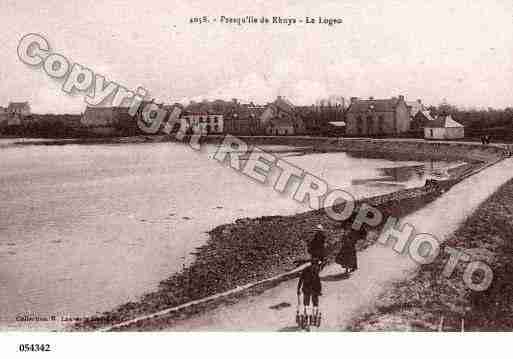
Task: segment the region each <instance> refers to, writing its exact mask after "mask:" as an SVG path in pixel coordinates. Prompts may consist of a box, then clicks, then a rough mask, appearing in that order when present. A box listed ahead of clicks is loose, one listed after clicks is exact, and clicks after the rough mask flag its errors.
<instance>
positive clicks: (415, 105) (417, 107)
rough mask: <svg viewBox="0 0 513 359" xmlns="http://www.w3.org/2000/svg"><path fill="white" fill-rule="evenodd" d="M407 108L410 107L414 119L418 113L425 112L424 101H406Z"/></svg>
mask: <svg viewBox="0 0 513 359" xmlns="http://www.w3.org/2000/svg"><path fill="white" fill-rule="evenodd" d="M406 107H408V110H409V111H410V116H411V118H412V119H413V118H414V117H415V115H416V114H417V113H418V112H420V111H424V110H425V109H424V105H423V104H422V100H420V99H419V100H417V101H406Z"/></svg>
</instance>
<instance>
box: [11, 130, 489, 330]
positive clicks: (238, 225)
mask: <svg viewBox="0 0 513 359" xmlns="http://www.w3.org/2000/svg"><path fill="white" fill-rule="evenodd" d="M221 139H222V137H212V138H208V139H207V141H206V142H207V143H220V140H221ZM244 140H246V138H244ZM294 140H297V141H294ZM329 140H330V141H333V139H329ZM169 141H172V139H170V138H169V136H142V137H136V138H134V137H131V138H118V139H116V140H114V141H113V140H112V139H105V138H103V139H85V140H83V139H81V140H78V141H77V140H66V141H37V142H36V141H34V142H29V143H26V142H22V143H20V144H18V145H22V146H26V145H66V144H113V145H116V144H125V143H158V142H169ZM291 141H292V143H291ZM356 141H358V140H356ZM356 141H350V140H343V146H340V144H339V143H338V140H337V143H335V144H334V143H329V142H328V139H324V140H323V139H322V138H321V139H319V138H299V139H294V138H285V140H284V141H283V138H279V137H274V138H273V137H265V138H252V139H251V140H250V141H248V142H250V144H253V145H255V144H264V145H266V144H267V145H288V146H291V145H293V146H296V148H299V149H300V151H301V152H303V154H310V153H324V152H349V153H351V154H358V153H362V152H364V151H363V150H362V147H361V146H369V147H371V148H369V151H365V157H367V158H369V157H371V158H372V157H374V158H383V157H385V158H389V159H390V158H391V157H392V159H406V160H419V159H424V160H425V159H426V158H432V157H433V155H434V154H433V153H426V151H425V148H422V147H424V143H422V145H421V146H419V145H418V144H417V143H415V146H416V147H419V148H420V150H419V151H416V152H415V151H413V152H412V151H408V152H404V151H403V152H401V151H397V148H396V147H397V146H393V147H392V148H390V147H389V148H385V150H383V149H382V148H376V146H375V145H374V141H367V140H365V141H364V142H363V145H362V144H361V142H359V144H360V146H357V148H350V149H349V150H347V146H348V145H352V144H354V143H355V142H356ZM175 142H176V141H175ZM319 142H320V143H319ZM325 142H328V143H325ZM389 142H393V140H392V139H391V140H390V141H389ZM369 143H370V145H369ZM429 145H430V146H431V145H432V143H429ZM372 147H374V148H372ZM400 147H403V146H402V144H401V146H400ZM442 147H445V146H442ZM447 147H452V144H451V145H447ZM457 147H461V146H457ZM464 147H465V148H466V146H464ZM471 147H477V148H478V150H479V151H484V152H485V153H486V150H488V148H481V147H479V146H475V145H472V146H471ZM344 148H346V149H345V150H344ZM458 149H459V148H458ZM448 150H454V149H453V148H449V149H446V150H445V153H442V154H440V153H438V155H439V156H434V157H437V158H436V159H446V160H447V159H448V158H447V153H446V152H447V151H448ZM285 152H290V150H286V151H285ZM398 152H399V153H398ZM453 152H454V153H451V156H450V159H459V160H461V159H462V158H461V157H463V156H461V152H458V151H453ZM392 154H393V155H392ZM486 155H488V159H489V160H490V161H489V162H491V158H493V157H498V153H497V151H495V150H494V149H493V148H492V151H490V153H487V154H486ZM440 157H441V158H440ZM482 159H483V156H480V157H479V158H478V159H477V158H471V161H469V160H468V156H465V158H464V160H465V161H466V162H467V163H466V164H465V165H463V166H458V167H455V168H452V169H451V170H450V171H449V174H450V177H451V178H450V179H449V180H445V181H441V182H440V184H441V186H440V187H439V188H425V187H419V188H413V189H404V190H400V191H396V192H393V193H389V194H385V195H381V196H375V197H371V198H368V199H363V200H360V201H357V202H356V207H358V206H359V205H361V204H362V203H367V204H370V205H372V206H376V207H377V208H379V209H380V210H381V211H382V212H383V214H384V215H386V216H389V215H393V216H396V217H401V216H404V215H406V214H408V213H411V212H412V211H415V210H418V209H419V208H422V207H423V206H424V205H425V204H426V203H429V202H430V201H432V200H434V199H435V198H437V197H438V196H439V195H440V194H441V192H442V191H441V190H442V189H444V188H448V187H450V186H451V185H452V184H453V183H454V182H455V181H457V179H458V178H460V177H462V176H464V175H466V174H468V173H470V172H472V170H475V169H478V168H480V167H481V166H482V165H485V164H486V163H487V161H483V160H482ZM489 162H488V163H489ZM317 223H323V224H324V225H325V227H326V229H327V232H328V233H329V237H330V242H329V243H328V251H329V252H334V250H335V248H336V245H337V243H338V241H339V239H340V238H341V236H343V235H344V233H345V231H346V230H347V227H348V224H347V223H338V222H336V221H333V220H331V219H329V218H328V217H327V216H326V215H325V213H324V210H317V211H308V212H304V213H300V214H295V215H290V216H264V217H259V218H242V219H238V220H236V221H235V222H234V223H230V224H224V225H221V226H218V227H215V228H213V229H212V230H211V231H210V232H209V237H210V238H209V240H208V241H207V243H206V244H205V245H203V246H201V247H199V248H197V249H196V251H195V252H194V255H195V259H194V260H193V263H192V264H191V265H190V266H189V267H186V268H184V270H182V271H181V272H178V273H176V274H174V275H172V276H171V277H169V278H168V279H166V280H163V281H161V283H160V285H159V287H158V289H157V290H156V291H153V292H151V293H148V294H145V295H143V296H142V297H141V298H140V299H139V300H138V301H137V302H129V303H126V304H123V305H121V306H119V307H117V308H114V309H113V310H110V311H107V312H104V313H103V314H102V315H100V316H96V317H93V318H90V319H88V320H85V321H83V322H78V323H74V325H73V326H72V327H70V328H69V329H72V330H96V329H99V328H101V327H104V326H110V325H113V324H116V323H119V322H123V321H126V320H128V319H132V318H134V317H138V316H141V315H144V314H149V313H154V312H158V311H160V310H163V309H166V308H169V307H174V306H178V305H182V304H184V303H187V302H190V301H194V300H198V299H201V298H205V297H208V296H211V295H213V294H217V293H219V292H223V291H226V290H230V289H233V288H236V287H238V286H243V285H247V284H248V283H252V282H255V281H260V280H263V279H266V278H269V277H273V276H276V275H280V274H283V273H284V272H287V271H290V270H292V269H294V268H295V267H297V263H298V262H301V261H302V260H304V259H305V258H307V257H306V248H305V245H306V240H307V239H308V238H309V237H310V236H311V235H312V234H311V231H312V228H313V227H314V226H315V224H317ZM378 228H380V227H378ZM248 239H251V240H250V241H248ZM373 243H374V241H370V240H364V241H362V242H361V243H359V244H358V246H357V250H359V251H361V250H363V249H365V248H367V247H368V246H370V245H372V244H373ZM293 277H294V276H292V277H285V278H282V279H280V281H279V282H281V281H283V280H287V279H291V278H293ZM198 284H199V285H198ZM276 284H277V283H276V282H273V283H266V284H263V285H261V286H257V287H255V288H252V289H250V290H248V291H247V292H245V293H239V294H236V295H232V296H227V297H226V298H222V299H220V300H217V301H215V302H209V303H205V304H202V305H198V306H196V307H194V308H189V309H186V310H184V311H180V312H177V313H174V314H173V315H170V316H167V317H166V318H164V321H165V323H166V324H165V326H169V325H170V324H169V323H170V322H172V321H174V320H180V319H183V318H187V317H190V316H193V315H194V314H195V313H198V312H202V311H205V310H208V309H210V308H212V307H215V306H218V305H221V304H222V303H229V302H230V301H234V300H237V298H240V297H243V296H250V295H257V294H259V293H261V292H262V291H264V290H266V289H267V288H270V287H272V286H275V285H276ZM161 321H162V318H160V319H157V320H156V322H158V323H161ZM151 322H152V323H146V324H141V325H142V326H140V325H136V326H135V330H143V329H148V330H152V329H153V328H155V327H159V326H160V324H155V323H153V321H151ZM128 329H132V330H133V329H134V327H130V328H128Z"/></svg>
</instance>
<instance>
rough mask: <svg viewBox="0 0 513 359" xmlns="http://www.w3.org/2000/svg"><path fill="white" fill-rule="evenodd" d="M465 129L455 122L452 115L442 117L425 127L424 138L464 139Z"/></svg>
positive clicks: (427, 123)
mask: <svg viewBox="0 0 513 359" xmlns="http://www.w3.org/2000/svg"><path fill="white" fill-rule="evenodd" d="M464 136H465V127H464V126H463V125H462V124H460V123H458V122H456V121H454V120H453V119H452V117H451V116H450V115H447V116H440V117H438V118H437V119H435V120H433V121H428V122H426V124H425V125H424V138H425V139H429V140H452V139H457V138H463V137H464Z"/></svg>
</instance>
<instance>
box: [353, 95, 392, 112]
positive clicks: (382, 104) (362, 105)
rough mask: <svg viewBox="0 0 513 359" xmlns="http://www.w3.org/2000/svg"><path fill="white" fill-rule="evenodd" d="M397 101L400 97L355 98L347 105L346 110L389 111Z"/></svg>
mask: <svg viewBox="0 0 513 359" xmlns="http://www.w3.org/2000/svg"><path fill="white" fill-rule="evenodd" d="M399 102H400V99H398V98H390V99H378V100H374V99H372V100H370V99H369V100H355V101H354V102H352V103H351V105H349V109H348V112H349V113H354V112H368V111H369V110H374V111H376V112H391V111H395V108H396V107H397V105H398V104H399Z"/></svg>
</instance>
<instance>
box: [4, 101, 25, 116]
mask: <svg viewBox="0 0 513 359" xmlns="http://www.w3.org/2000/svg"><path fill="white" fill-rule="evenodd" d="M7 113H9V114H10V115H11V116H12V115H19V116H22V117H23V116H28V115H30V105H29V103H28V102H26V101H25V102H9V106H8V107H7Z"/></svg>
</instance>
